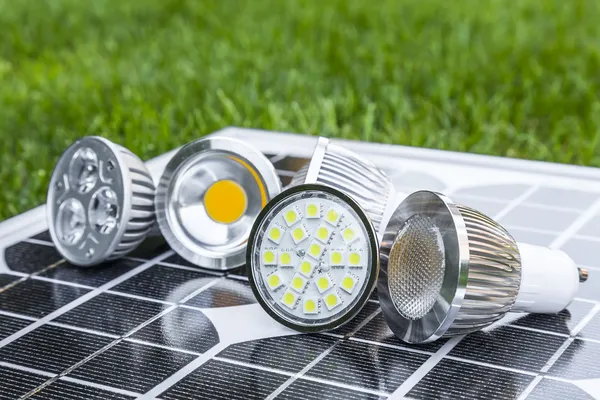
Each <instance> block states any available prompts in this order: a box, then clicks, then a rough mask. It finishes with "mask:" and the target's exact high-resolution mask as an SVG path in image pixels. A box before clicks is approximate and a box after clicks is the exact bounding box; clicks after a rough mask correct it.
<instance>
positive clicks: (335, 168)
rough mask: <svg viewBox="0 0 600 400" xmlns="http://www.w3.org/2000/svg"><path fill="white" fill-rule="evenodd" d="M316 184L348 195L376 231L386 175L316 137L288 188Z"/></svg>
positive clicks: (387, 191)
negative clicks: (306, 160)
mask: <svg viewBox="0 0 600 400" xmlns="http://www.w3.org/2000/svg"><path fill="white" fill-rule="evenodd" d="M304 183H320V184H323V185H327V186H331V187H333V188H335V189H338V190H341V191H342V192H344V193H346V194H347V195H349V196H350V197H352V198H353V199H354V200H355V201H356V202H357V203H358V204H360V206H361V207H362V208H363V209H364V210H365V211H366V213H367V214H368V215H369V217H370V218H371V221H372V222H373V226H374V227H375V230H379V227H380V225H381V222H382V219H383V216H384V213H385V211H386V206H388V204H390V203H391V202H392V201H391V200H392V199H393V198H394V186H393V184H392V182H391V180H390V179H389V178H388V177H387V176H386V174H385V173H384V172H383V171H382V170H380V169H379V168H377V167H376V166H375V165H373V163H371V162H370V161H368V160H366V159H364V158H362V157H361V156H359V155H358V154H356V153H354V152H352V151H350V150H347V149H345V148H343V147H340V146H337V145H335V144H333V143H331V142H330V140H329V139H326V138H323V137H321V138H319V140H318V142H317V146H316V147H315V150H314V152H313V155H312V158H311V160H310V162H309V163H308V164H307V165H305V166H304V167H302V168H301V169H300V170H299V171H298V172H297V173H296V175H295V176H294V177H293V178H292V181H291V182H290V185H289V187H293V186H296V185H300V184H304Z"/></svg>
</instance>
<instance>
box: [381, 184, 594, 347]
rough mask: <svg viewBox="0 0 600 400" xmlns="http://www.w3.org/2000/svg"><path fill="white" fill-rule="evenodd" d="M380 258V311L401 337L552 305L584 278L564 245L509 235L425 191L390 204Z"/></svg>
mask: <svg viewBox="0 0 600 400" xmlns="http://www.w3.org/2000/svg"><path fill="white" fill-rule="evenodd" d="M380 262H381V273H380V275H379V281H378V285H377V290H378V294H379V299H380V303H381V308H382V311H383V315H384V317H385V320H386V322H387V324H388V325H389V327H390V328H391V330H392V331H393V332H394V334H395V335H396V336H397V337H398V338H399V339H401V340H403V341H405V342H407V343H425V342H431V341H434V340H436V339H439V338H442V337H448V336H454V335H462V334H466V333H470V332H474V331H476V330H479V329H482V328H484V327H486V326H489V325H491V324H492V323H493V322H495V321H497V320H499V319H500V318H502V317H503V316H504V315H505V314H506V313H507V312H508V311H518V312H533V313H557V312H559V311H561V310H563V309H564V308H565V307H566V306H567V305H569V303H570V302H571V301H572V300H573V298H574V296H575V293H576V292H577V290H578V288H579V282H580V281H581V282H583V281H585V280H586V279H587V271H586V270H583V269H578V268H577V267H576V265H575V263H574V262H573V260H571V259H570V258H569V256H567V255H566V254H565V253H564V252H562V251H559V250H552V249H549V248H546V247H540V246H533V245H528V244H524V243H516V242H515V240H514V239H513V238H512V237H511V236H510V234H509V233H508V232H507V231H506V230H505V229H504V228H503V227H502V226H500V225H499V224H498V223H496V222H495V221H493V220H492V219H490V218H488V217H486V216H485V215H483V214H482V213H480V212H478V211H476V210H473V209H471V208H469V207H465V206H462V205H459V204H456V203H454V202H452V200H450V199H449V198H448V197H446V196H444V195H441V194H438V193H433V192H429V191H420V192H416V193H413V194H412V195H410V196H408V197H407V198H406V199H405V200H404V201H403V202H402V203H401V204H400V205H399V206H398V208H397V209H396V210H395V211H394V213H393V214H392V217H391V219H390V221H389V223H388V224H387V227H386V229H385V233H384V237H383V242H382V244H381V249H380Z"/></svg>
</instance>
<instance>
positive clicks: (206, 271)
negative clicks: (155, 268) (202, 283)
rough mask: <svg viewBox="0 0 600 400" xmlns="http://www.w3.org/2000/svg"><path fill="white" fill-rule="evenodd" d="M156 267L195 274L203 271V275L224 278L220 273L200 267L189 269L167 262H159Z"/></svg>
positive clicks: (185, 266)
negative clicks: (160, 266)
mask: <svg viewBox="0 0 600 400" xmlns="http://www.w3.org/2000/svg"><path fill="white" fill-rule="evenodd" d="M156 265H162V266H164V267H170V268H176V269H181V270H184V271H193V272H199V271H202V273H203V274H207V275H213V276H215V277H221V276H223V273H220V272H216V271H211V270H208V269H200V268H199V267H188V266H187V265H181V264H174V263H171V262H165V261H161V262H158V263H156Z"/></svg>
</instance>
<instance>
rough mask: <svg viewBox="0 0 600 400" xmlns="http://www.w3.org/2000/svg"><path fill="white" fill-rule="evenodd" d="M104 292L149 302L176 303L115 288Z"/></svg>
mask: <svg viewBox="0 0 600 400" xmlns="http://www.w3.org/2000/svg"><path fill="white" fill-rule="evenodd" d="M104 293H107V294H113V295H115V296H121V297H127V298H130V299H136V300H143V301H149V302H151V303H158V304H164V305H171V306H172V305H175V304H176V303H173V302H171V301H166V300H159V299H153V298H151V297H144V296H140V295H137V294H132V293H126V292H120V291H117V290H107V291H106V292H104Z"/></svg>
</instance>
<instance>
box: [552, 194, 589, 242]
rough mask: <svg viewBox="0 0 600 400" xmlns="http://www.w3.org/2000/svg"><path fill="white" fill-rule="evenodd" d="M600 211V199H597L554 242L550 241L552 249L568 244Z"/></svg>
mask: <svg viewBox="0 0 600 400" xmlns="http://www.w3.org/2000/svg"><path fill="white" fill-rule="evenodd" d="M599 212H600V199H598V200H596V201H595V202H594V203H593V204H592V205H591V206H589V207H588V208H587V209H586V210H585V211H584V212H583V213H582V214H581V215H580V216H579V217H578V218H577V219H575V221H574V222H573V223H572V224H571V225H570V226H569V227H568V228H567V229H566V230H565V231H564V232H562V233H561V234H560V235H559V236H558V237H557V238H556V239H555V240H554V241H553V242H552V243H550V246H548V247H550V248H551V249H560V248H561V247H562V246H563V245H564V244H566V243H567V242H568V241H569V240H570V239H571V238H572V237H573V236H574V235H575V234H577V232H578V231H579V230H580V229H581V228H583V226H584V225H585V224H586V223H588V222H589V221H590V220H591V219H592V218H594V217H595V216H596V215H598V213H599Z"/></svg>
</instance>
